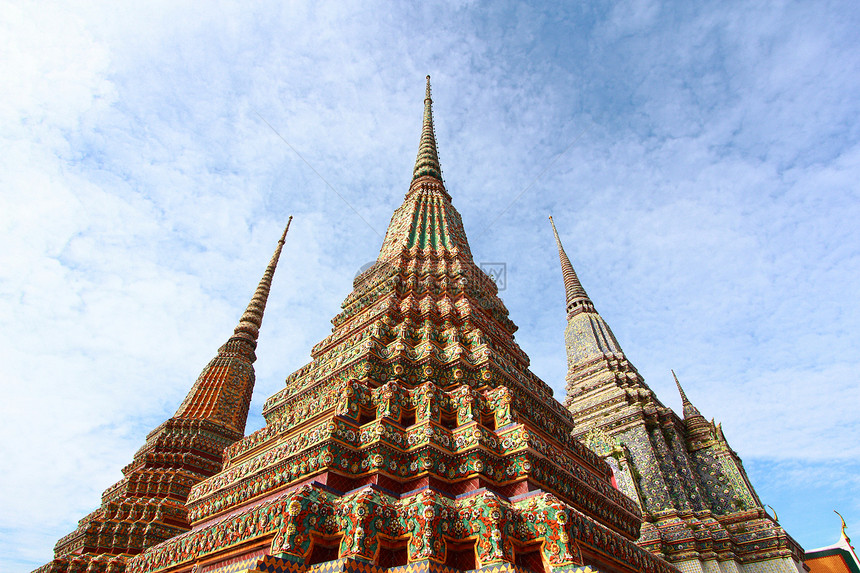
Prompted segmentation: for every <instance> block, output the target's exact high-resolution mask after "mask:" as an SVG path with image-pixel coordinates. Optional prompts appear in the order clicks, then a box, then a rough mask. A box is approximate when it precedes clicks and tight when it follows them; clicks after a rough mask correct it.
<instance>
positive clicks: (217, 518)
mask: <svg viewBox="0 0 860 573" xmlns="http://www.w3.org/2000/svg"><path fill="white" fill-rule="evenodd" d="M353 286H354V288H353V292H352V293H351V294H350V295H349V296H347V298H346V300H345V301H344V302H343V305H342V312H340V314H338V315H337V316H336V317H335V318H334V319H333V320H332V324H333V325H334V327H333V329H332V334H331V335H330V336H328V337H327V338H325V339H324V340H323V341H321V342H320V343H319V344H317V345H316V346H315V347H314V348H313V350H312V351H311V357H312V361H311V362H310V363H309V364H307V365H306V366H303V367H302V368H300V369H299V370H298V371H296V372H294V373H293V374H291V375H290V376H288V377H287V379H286V385H285V387H284V388H283V390H281V391H279V392H278V393H276V394H275V395H273V396H271V397H270V398H269V399H268V400H267V401H266V404H265V406H264V410H263V415H264V417H265V419H266V426H265V427H264V428H262V429H261V430H259V431H257V432H254V433H253V434H251V435H249V436H247V437H245V438H243V439H242V440H240V441H238V442H236V443H235V444H234V445H232V446H230V447H228V448H227V449H226V450H225V451H224V457H223V467H222V470H221V471H220V472H219V473H218V474H216V475H214V476H212V477H210V478H208V479H206V480H204V481H202V482H200V483H198V484H197V485H195V486H194V487H193V488H192V490H191V492H190V494H189V496H188V501H187V509H188V516H189V520H190V521H191V524H192V528H191V530H190V531H188V532H186V533H183V534H181V535H178V536H176V537H174V538H172V539H170V540H168V541H166V542H164V543H162V544H160V545H158V546H156V547H153V548H151V549H149V550H147V551H146V552H144V553H142V554H140V555H138V556H137V557H135V558H134V559H132V560H131V561H130V563H129V566H128V571H130V572H131V573H152V572H156V571H171V572H173V571H176V572H185V571H193V572H195V573H197V572H200V573H209V572H216V571H217V572H221V571H224V572H228V571H229V572H236V571H271V572H274V571H278V572H280V571H294V572H297V573H300V572H304V571H319V572H323V571H325V572H329V571H332V572H333V571H355V572H359V571H360V572H367V573H371V572H372V573H379V572H380V571H382V570H384V569H391V568H401V570H402V571H404V572H406V571H408V572H409V573H415V572H418V571H454V570H474V569H484V570H488V571H494V572H501V571H520V572H522V571H531V572H533V573H558V572H562V571H572V570H577V569H585V568H586V567H591V568H592V569H596V570H599V571H603V572H607V573H609V572H612V573H632V572H634V571H635V572H648V573H673V572H676V570H675V569H674V568H673V567H671V566H670V565H668V564H667V563H666V562H665V561H663V560H661V559H659V558H657V557H655V556H653V555H651V554H650V553H649V552H647V551H644V550H642V549H640V548H639V547H637V546H636V545H635V543H634V541H635V540H636V539H637V537H638V536H639V529H640V524H641V514H640V510H639V508H638V506H637V504H636V503H634V502H633V501H632V500H631V499H629V498H628V497H627V496H626V495H624V494H623V493H622V492H620V491H619V490H618V489H617V487H615V485H614V482H613V480H612V472H611V470H610V468H609V466H608V465H607V464H606V463H605V462H604V461H603V460H601V459H600V458H599V457H598V456H597V455H595V454H594V453H592V452H591V451H590V450H588V449H587V448H585V447H584V446H582V445H581V444H580V443H579V442H578V441H577V440H575V439H574V438H572V437H571V434H572V432H573V430H574V418H573V415H572V414H571V413H570V412H569V411H567V410H566V409H565V408H564V407H563V406H562V405H561V404H560V403H559V402H557V401H556V400H555V399H554V398H553V397H552V390H551V389H550V387H549V386H548V385H547V384H546V383H544V382H543V381H542V380H540V379H539V378H538V377H537V376H535V375H534V374H533V373H532V372H531V371H530V370H529V359H528V357H527V356H526V354H525V353H524V352H523V350H522V349H521V348H520V347H519V346H518V345H517V343H516V342H515V340H514V336H513V334H514V332H515V331H516V328H517V327H516V326H515V325H514V324H513V322H511V320H510V319H509V318H508V311H507V309H506V308H505V306H504V304H503V303H502V301H501V299H499V297H498V289H497V287H496V285H495V283H494V282H493V281H492V280H491V279H490V277H488V276H487V275H486V274H485V273H484V272H482V271H481V270H480V269H479V268H478V266H477V265H476V264H475V262H474V260H473V259H472V254H471V251H470V250H469V244H468V241H467V240H466V235H465V233H464V231H463V223H462V220H461V218H460V214H459V213H458V212H457V210H456V209H454V207H453V205H452V204H451V196H450V195H449V194H448V192H447V191H446V189H445V184H444V182H443V180H442V169H441V166H440V164H439V158H438V154H437V151H436V136H435V132H434V128H433V111H432V100H431V96H430V78H429V76H428V78H427V90H426V97H425V99H424V118H423V128H422V131H421V140H420V145H419V150H418V158H417V160H416V162H415V168H414V171H413V177H412V182H411V184H410V186H409V191H408V192H407V194H406V197H405V199H404V201H403V204H402V205H401V206H400V207H399V208H398V209H397V210H396V211H395V212H394V215H393V217H392V218H391V223H390V225H389V227H388V231H387V233H386V235H385V239H384V241H383V244H382V248H381V249H380V253H379V257H378V258H377V261H376V263H375V264H374V265H373V266H371V267H370V268H369V269H367V270H366V271H365V272H363V273H361V274H360V275H359V276H357V277H356V279H355V281H354V285H353ZM586 570H587V569H586Z"/></svg>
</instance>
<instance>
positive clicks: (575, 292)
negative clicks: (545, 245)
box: [549, 215, 594, 314]
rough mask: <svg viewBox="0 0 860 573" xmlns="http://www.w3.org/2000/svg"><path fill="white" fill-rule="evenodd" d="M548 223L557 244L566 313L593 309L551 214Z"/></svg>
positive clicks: (592, 304)
mask: <svg viewBox="0 0 860 573" xmlns="http://www.w3.org/2000/svg"><path fill="white" fill-rule="evenodd" d="M549 224H550V225H552V233H553V235H555V244H556V245H557V246H558V260H559V262H560V263H561V276H562V278H563V279H564V292H565V299H566V307H567V312H568V314H569V313H571V312H572V311H573V310H579V309H581V310H594V303H592V302H591V299H590V298H588V294H587V293H586V292H585V289H584V288H583V287H582V283H580V282H579V277H577V276H576V271H574V270H573V265H572V264H570V259H569V258H568V257H567V253H565V252H564V247H563V246H562V245H561V239H559V238H558V230H557V229H556V228H555V221H553V220H552V215H550V216H549Z"/></svg>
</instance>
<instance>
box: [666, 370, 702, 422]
mask: <svg viewBox="0 0 860 573" xmlns="http://www.w3.org/2000/svg"><path fill="white" fill-rule="evenodd" d="M671 372H672V377H673V378H674V379H675V385H676V386H677V387H678V392H679V393H680V394H681V406H682V407H683V409H684V419H687V418H692V417H693V416H701V415H702V414H701V413H700V412H699V410H698V408H696V407H695V406H693V403H692V402H690V400H688V399H687V394H685V393H684V389H683V388H681V383H680V382H679V381H678V376H677V375H676V374H675V371H674V370H672V371H671Z"/></svg>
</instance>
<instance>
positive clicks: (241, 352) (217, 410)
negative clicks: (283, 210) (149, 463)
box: [174, 215, 293, 437]
mask: <svg viewBox="0 0 860 573" xmlns="http://www.w3.org/2000/svg"><path fill="white" fill-rule="evenodd" d="M292 221H293V217H292V215H291V216H290V219H289V221H287V226H286V228H285V229H284V233H283V234H282V235H281V238H280V239H279V240H278V246H277V247H276V248H275V253H274V254H273V255H272V258H271V260H270V261H269V264H268V266H267V267H266V271H265V272H264V273H263V278H262V279H260V284H259V285H257V290H256V291H255V292H254V296H253V297H252V298H251V302H250V303H248V307H247V308H246V309H245V312H244V313H243V314H242V317H241V318H240V319H239V324H238V325H237V326H236V328H235V329H234V331H233V336H231V337H230V338H229V339H228V340H227V342H226V343H225V344H224V345H223V346H222V347H221V348H219V349H218V354H217V355H216V356H215V358H213V359H212V360H211V361H210V362H209V364H207V365H206V368H204V369H203V372H201V373H200V376H198V377H197V381H196V382H195V383H194V386H192V387H191V390H190V391H189V392H188V395H187V396H186V397H185V400H183V402H182V404H181V405H180V406H179V409H177V410H176V415H175V416H174V417H175V418H182V419H195V420H207V421H210V422H213V423H216V424H220V425H222V426H224V427H225V428H227V429H229V430H230V431H232V432H236V433H237V434H238V436H239V437H241V436H242V435H243V434H244V433H245V422H246V421H247V419H248V408H249V407H250V405H251V394H252V393H253V391H254V381H255V376H254V362H255V361H256V360H257V355H256V354H255V353H254V350H256V348H257V337H258V336H259V334H260V326H261V325H262V323H263V311H264V310H266V301H267V300H268V298H269V289H270V288H271V286H272V277H273V276H274V274H275V268H276V267H277V266H278V259H279V258H280V256H281V249H282V248H283V246H284V241H285V240H286V237H287V231H289V230H290V223H292Z"/></svg>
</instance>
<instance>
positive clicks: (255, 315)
mask: <svg viewBox="0 0 860 573" xmlns="http://www.w3.org/2000/svg"><path fill="white" fill-rule="evenodd" d="M292 222H293V216H292V215H290V218H289V220H288V221H287V226H286V228H285V229H284V233H283V234H282V235H281V238H280V239H279V240H278V246H277V247H276V248H275V253H274V254H273V255H272V258H271V260H270V261H269V265H268V266H267V267H266V272H264V273H263V278H262V279H260V284H259V285H257V290H256V291H255V292H254V296H253V297H252V298H251V302H250V303H248V308H246V309H245V312H244V313H243V314H242V318H240V319H239V324H238V325H237V326H236V329H235V330H234V331H233V335H234V337H237V338H242V339H244V340H246V341H247V342H250V343H251V344H252V345H253V346H254V347H256V346H257V336H259V334H260V326H262V324H263V311H265V310H266V301H267V300H268V299H269V289H270V288H271V286H272V277H273V276H274V275H275V269H276V268H277V266H278V259H279V258H280V257H281V249H282V248H283V247H284V241H285V240H286V238H287V232H288V231H289V230H290V223H292Z"/></svg>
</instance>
